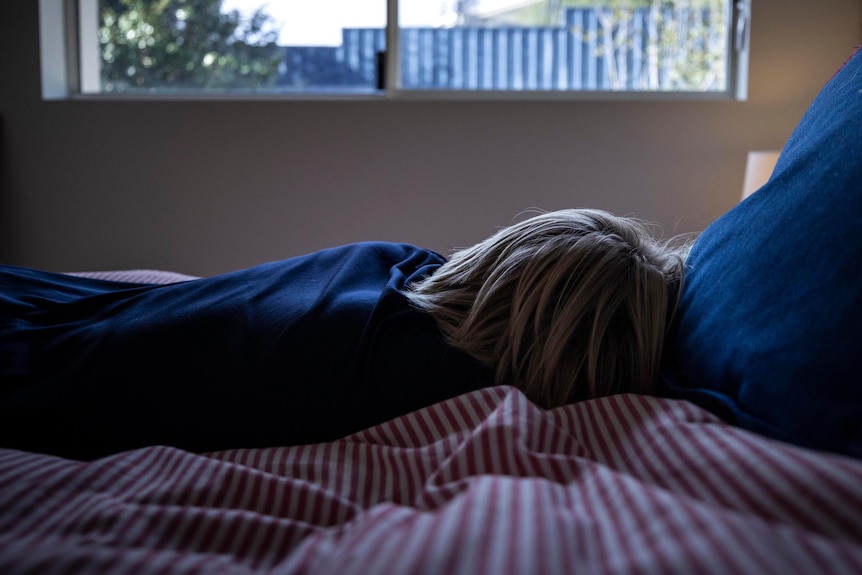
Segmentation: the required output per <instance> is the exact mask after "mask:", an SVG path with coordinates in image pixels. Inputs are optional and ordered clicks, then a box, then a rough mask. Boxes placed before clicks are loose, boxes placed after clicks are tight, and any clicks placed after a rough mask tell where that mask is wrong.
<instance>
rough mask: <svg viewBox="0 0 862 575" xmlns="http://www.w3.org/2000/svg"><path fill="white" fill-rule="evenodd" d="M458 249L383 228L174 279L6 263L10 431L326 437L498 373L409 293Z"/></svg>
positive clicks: (3, 339)
mask: <svg viewBox="0 0 862 575" xmlns="http://www.w3.org/2000/svg"><path fill="white" fill-rule="evenodd" d="M443 262H444V259H443V258H442V257H441V256H440V255H438V254H436V253H434V252H431V251H428V250H424V249H421V248H417V247H414V246H410V245H405V244H392V243H383V242H373V243H372V242H369V243H360V244H351V245H346V246H342V247H337V248H332V249H327V250H323V251H320V252H316V253H313V254H308V255H305V256H300V257H296V258H290V259H286V260H283V261H279V262H273V263H267V264H263V265H259V266H256V267H252V268H249V269H245V270H240V271H236V272H232V273H227V274H223V275H219V276H214V277H210V278H203V279H198V280H193V281H188V282H182V283H178V284H171V285H151V284H127V283H121V282H109V281H103V280H94V279H88V278H80V277H73V276H68V275H64V274H56V273H50V272H44V271H37V270H31V269H27V268H18V267H12V266H0V381H2V383H0V445H2V446H4V447H14V448H20V449H27V450H32V451H42V452H49V453H55V454H58V455H62V456H65V457H72V458H81V459H88V458H93V457H99V456H102V455H105V454H108V453H113V452H117V451H121V450H126V449H131V448H136V447H141V446H145V445H154V444H164V445H172V446H176V447H180V448H183V449H188V450H191V451H213V450H219V449H229V448H236V447H264V446H274V445H293V444H301V443H311V442H321V441H329V440H333V439H337V438H339V437H342V436H344V435H347V434H349V433H352V432H355V431H358V430H360V429H363V428H365V427H368V426H371V425H374V424H376V423H381V422H383V421H386V420H388V419H391V418H393V417H396V416H398V415H402V414H404V413H407V412H409V411H412V410H415V409H419V408H421V407H424V406H427V405H430V404H432V403H435V402H438V401H442V400H444V399H447V398H450V397H453V396H455V395H458V394H461V393H465V392H468V391H472V390H474V389H477V388H480V387H484V386H488V385H492V384H493V374H492V373H491V371H490V370H489V369H487V368H485V367H483V366H481V365H479V364H478V362H476V361H475V360H474V359H472V358H471V357H469V356H468V355H466V354H465V353H463V352H461V351H459V350H457V349H456V348H454V347H452V346H450V345H449V344H447V343H446V342H445V341H444V339H443V336H442V334H441V333H440V331H439V330H438V328H437V326H436V323H435V322H434V320H433V319H432V318H431V317H430V316H428V315H427V314H426V313H424V312H421V311H419V310H417V309H415V308H414V307H412V306H411V305H410V303H409V302H408V300H407V299H406V298H405V296H404V295H403V293H402V290H403V289H404V288H405V286H407V285H408V284H410V283H411V282H413V281H415V280H417V279H419V278H422V277H424V276H427V275H428V274H431V273H432V272H433V271H434V270H436V269H437V268H438V267H439V266H440V264H442V263H443Z"/></svg>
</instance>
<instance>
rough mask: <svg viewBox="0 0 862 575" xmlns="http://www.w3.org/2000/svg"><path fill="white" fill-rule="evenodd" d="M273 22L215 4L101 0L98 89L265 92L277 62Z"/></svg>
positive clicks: (216, 1)
mask: <svg viewBox="0 0 862 575" xmlns="http://www.w3.org/2000/svg"><path fill="white" fill-rule="evenodd" d="M276 39H277V32H275V31H274V30H272V27H271V17H270V16H268V15H267V14H266V13H264V12H263V11H262V10H260V9H259V10H258V11H256V12H255V13H254V14H252V15H251V16H250V17H249V18H243V17H242V16H241V14H240V13H239V12H237V11H232V12H226V13H222V12H221V0H103V2H102V11H101V25H100V28H99V42H100V47H101V55H102V71H101V73H102V88H103V90H104V91H106V92H122V91H127V90H136V89H144V90H146V89H152V88H158V89H160V90H165V89H167V90H183V89H201V88H204V89H209V90H226V89H235V88H241V89H265V88H267V87H270V86H272V85H273V84H274V83H275V81H276V79H277V76H278V66H279V63H280V62H281V59H282V54H281V48H279V47H278V46H277V45H276V43H275V41H276Z"/></svg>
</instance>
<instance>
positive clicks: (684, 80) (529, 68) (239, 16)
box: [78, 0, 732, 94]
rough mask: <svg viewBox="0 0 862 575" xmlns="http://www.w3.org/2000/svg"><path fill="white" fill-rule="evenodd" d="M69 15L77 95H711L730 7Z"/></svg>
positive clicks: (391, 1) (207, 9)
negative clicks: (74, 25)
mask: <svg viewBox="0 0 862 575" xmlns="http://www.w3.org/2000/svg"><path fill="white" fill-rule="evenodd" d="M78 2H79V8H80V20H81V21H82V22H83V24H82V25H81V26H80V36H81V37H80V54H81V70H80V78H81V91H82V92H84V93H171V92H177V93H188V92H196V93H200V92H209V93H219V92H236V91H241V92H254V93H371V94H374V93H392V94H397V93H409V92H411V91H414V92H418V91H426V92H430V93H442V92H444V91H459V92H462V93H463V92H480V93H481V92H483V91H486V92H487V91H497V92H530V91H534V92H540V91H541V92H547V91H552V92H584V91H586V92H591V91H593V92H594V91H617V92H688V93H691V92H703V93H710V92H714V93H723V92H728V91H729V85H728V84H729V78H730V76H731V74H730V70H731V58H732V54H731V52H730V48H731V42H730V41H729V38H730V30H731V6H730V0H329V1H321V0H314V1H308V0H268V1H264V0H78ZM396 3H397V4H396ZM396 13H397V15H398V29H397V31H394V32H389V31H387V16H388V15H392V14H396ZM91 21H92V22H97V24H96V25H92V24H90V22H91ZM93 36H97V38H93ZM387 38H390V39H391V42H389V44H393V45H390V46H387V44H388V42H387ZM387 58H388V59H389V60H387ZM393 58H394V60H392V59H393ZM393 62H397V64H395V65H392V63H393ZM387 71H388V72H390V73H389V74H386V73H385V72H387Z"/></svg>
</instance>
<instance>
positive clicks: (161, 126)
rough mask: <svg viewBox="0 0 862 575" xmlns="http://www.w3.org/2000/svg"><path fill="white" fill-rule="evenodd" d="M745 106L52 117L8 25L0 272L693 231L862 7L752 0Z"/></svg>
mask: <svg viewBox="0 0 862 575" xmlns="http://www.w3.org/2000/svg"><path fill="white" fill-rule="evenodd" d="M752 3H753V22H752V51H751V76H750V98H749V100H748V101H747V102H583V101H581V102H576V101H573V102H404V101H399V102H391V101H351V102H332V101H330V102H298V101H265V102H198V103H191V102H150V103H145V102H80V101H79V102H62V101H61V102H43V101H42V100H41V97H40V85H39V70H38V66H39V53H38V38H37V29H38V28H37V27H38V14H37V8H36V5H37V2H36V1H35V0H26V1H21V2H8V3H4V7H3V16H2V19H0V114H2V116H3V118H4V124H3V127H2V134H0V185H2V188H0V261H2V262H5V263H11V264H18V265H28V266H35V267H42V268H46V269H57V270H71V269H75V270H81V269H103V268H131V267H150V268H153V267H155V268H165V269H173V270H176V271H182V272H186V273H192V274H201V275H209V274H213V273H218V272H222V271H226V270H230V269H234V268H238V267H245V266H248V265H253V264H256V263H259V262H262V261H266V260H272V259H280V258H283V257H287V256H291V255H296V254H299V253H304V252H307V251H310V250H314V249H318V248H321V247H326V246H329V245H334V244H339V243H344V242H350V241H359V240H369V239H385V240H396V241H407V242H412V243H416V244H420V245H423V246H426V247H430V248H433V249H437V250H440V251H442V252H448V251H449V250H451V249H452V248H453V247H457V246H462V245H467V244H470V243H473V242H475V241H477V240H479V239H481V238H482V237H484V236H486V235H487V234H489V233H491V232H492V231H493V230H494V229H495V228H496V227H497V226H501V225H505V224H506V223H508V222H510V221H511V219H512V217H513V216H514V215H515V214H517V213H518V212H519V211H521V210H523V209H525V208H528V207H533V206H535V207H540V208H544V209H557V208H561V207H572V206H590V207H599V208H604V209H608V210H611V211H614V212H616V213H620V214H634V215H636V216H638V217H642V218H645V219H648V220H653V221H656V222H659V223H660V224H662V225H663V226H664V227H665V229H666V230H667V231H668V232H673V231H680V232H689V231H698V230H701V229H703V227H705V226H706V225H708V224H709V222H710V221H712V220H713V219H715V218H716V217H718V216H719V215H721V214H722V213H723V212H724V211H726V210H727V209H729V208H730V207H732V206H733V205H734V203H735V202H736V201H737V199H738V196H739V193H740V188H741V185H742V180H743V173H744V168H745V157H746V152H747V151H748V150H750V149H759V148H777V147H781V145H782V144H783V143H784V141H785V140H786V138H787V137H788V136H789V134H790V132H791V130H792V129H793V127H794V126H795V124H796V122H797V121H798V120H799V118H800V116H801V115H802V113H803V112H804V111H805V109H806V107H807V106H808V104H809V103H810V101H811V99H812V98H813V97H814V96H815V95H816V93H817V91H818V90H819V89H820V87H821V86H822V84H823V83H824V82H825V81H826V80H828V79H829V77H830V76H831V75H832V73H833V72H834V71H835V69H837V68H838V67H839V66H840V65H841V64H842V62H843V61H844V60H845V59H846V57H847V56H848V55H849V53H850V52H851V50H852V49H853V47H854V46H855V45H857V44H860V43H862V31H860V22H862V6H860V2H859V0H818V2H811V1H810V0H753V2H752Z"/></svg>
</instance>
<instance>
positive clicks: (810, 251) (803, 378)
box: [663, 52, 862, 457]
mask: <svg viewBox="0 0 862 575" xmlns="http://www.w3.org/2000/svg"><path fill="white" fill-rule="evenodd" d="M688 263H689V270H688V275H687V278H686V283H685V285H684V288H683V292H682V294H681V302H680V308H679V312H678V315H677V319H676V321H675V324H674V333H672V335H671V339H670V345H669V354H668V357H667V358H666V361H665V365H664V369H663V377H664V380H665V383H666V384H667V385H668V387H669V388H670V389H671V390H672V391H673V392H675V393H676V394H677V395H678V396H680V397H682V398H685V399H688V400H691V401H693V402H695V403H697V404H700V405H701V406H703V407H706V408H707V409H709V410H711V411H713V412H716V413H718V414H719V415H721V416H722V417H724V418H726V419H727V420H729V421H731V422H733V423H735V424H737V425H739V426H741V427H743V428H746V429H749V430H752V431H755V432H758V433H761V434H765V435H767V436H770V437H773V438H776V439H780V440H783V441H788V442H792V443H795V444H798V445H802V446H806V447H811V448H816V449H822V450H828V451H832V452H837V453H842V454H845V455H851V456H855V457H862V430H860V423H862V52H858V53H857V54H856V55H855V56H853V57H852V58H851V59H850V60H849V61H848V62H847V64H845V66H844V67H843V68H842V69H841V70H840V71H839V72H838V73H837V74H836V75H835V76H834V77H833V78H832V79H831V80H830V81H829V82H828V83H827V84H826V86H825V87H824V88H823V90H822V91H821V92H820V94H819V95H818V96H817V98H816V99H815V100H814V102H812V104H811V106H810V108H809V109H808V111H807V112H806V114H805V116H804V117H803V118H802V120H801V122H800V123H799V125H798V126H797V127H796V130H795V131H794V132H793V134H792V135H791V137H790V139H789V141H788V142H787V144H786V146H785V147H784V150H783V151H782V154H781V157H780V158H779V161H778V164H777V166H776V169H775V172H774V173H773V175H772V178H771V179H770V180H769V181H768V182H767V183H766V184H765V185H764V186H763V187H762V188H761V189H760V190H758V191H757V192H756V193H755V194H754V195H752V196H751V197H749V198H748V199H747V200H745V201H743V202H741V203H740V204H739V205H737V206H736V207H735V208H734V209H732V210H731V211H729V212H728V213H726V214H724V215H723V216H722V217H721V218H719V219H718V220H716V221H715V222H714V223H713V224H712V225H710V226H709V227H708V228H707V229H706V230H704V232H703V233H702V234H701V236H700V237H699V238H698V240H697V241H696V242H695V245H694V246H693V248H692V251H691V255H690V258H689V262H688Z"/></svg>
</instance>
